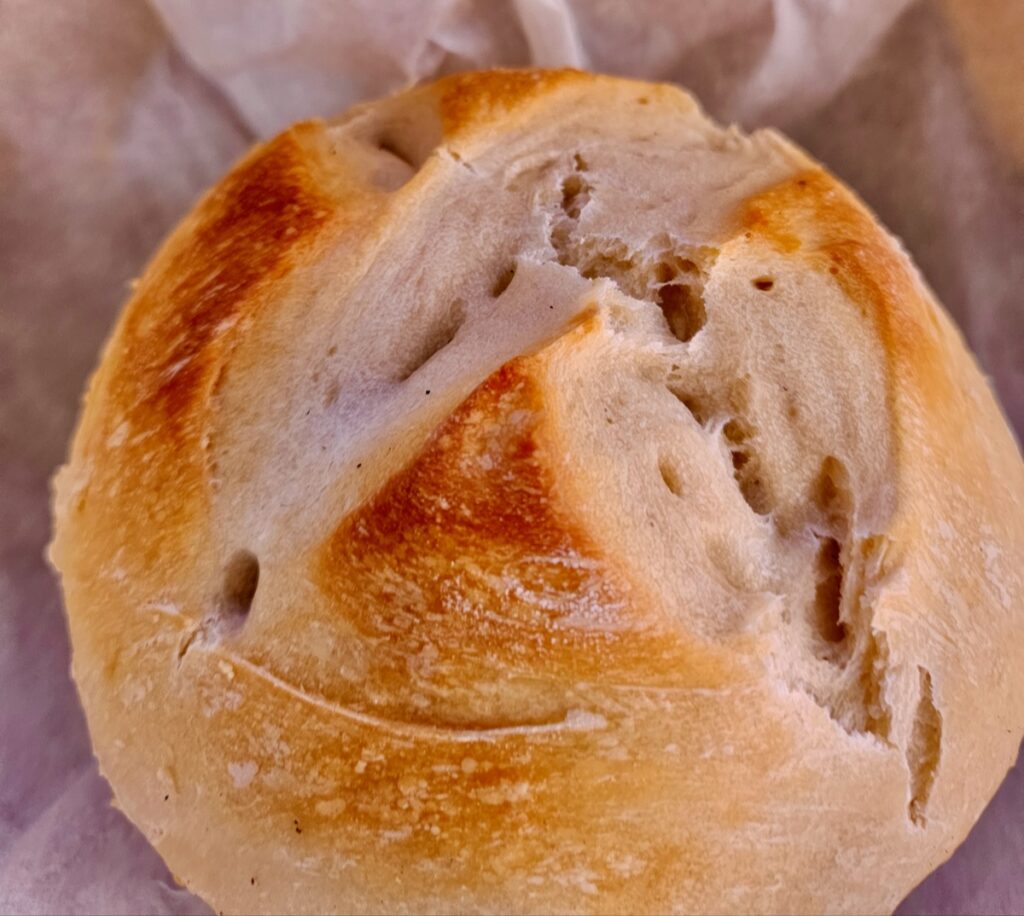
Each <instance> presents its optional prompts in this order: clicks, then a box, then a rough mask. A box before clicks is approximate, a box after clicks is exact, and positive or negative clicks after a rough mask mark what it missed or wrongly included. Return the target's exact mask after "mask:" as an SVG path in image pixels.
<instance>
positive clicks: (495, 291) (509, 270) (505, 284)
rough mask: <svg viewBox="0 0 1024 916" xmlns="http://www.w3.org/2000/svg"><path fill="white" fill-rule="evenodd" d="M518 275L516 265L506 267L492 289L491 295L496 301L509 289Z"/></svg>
mask: <svg viewBox="0 0 1024 916" xmlns="http://www.w3.org/2000/svg"><path fill="white" fill-rule="evenodd" d="M515 275H516V265H515V264H513V265H512V266H511V267H506V268H505V270H503V271H502V272H501V273H500V274H499V275H498V279H497V280H495V281H494V286H492V287H491V295H492V296H494V298H495V299H497V298H498V296H500V295H501V294H502V293H503V292H505V290H507V289H508V288H509V285H510V284H511V283H512V280H513V279H514V277H515Z"/></svg>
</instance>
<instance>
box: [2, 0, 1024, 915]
mask: <svg viewBox="0 0 1024 916" xmlns="http://www.w3.org/2000/svg"><path fill="white" fill-rule="evenodd" d="M1022 29H1024V0H944V2H939V0H917V2H913V0H828V2H825V0H731V2H729V3H728V4H725V3H722V4H709V3H706V2H705V0H631V2H626V0H587V2H584V0H507V2H506V0H415V2H414V0H349V2H344V0H250V2H244V3H243V2H240V0H150V2H148V3H147V2H142V0H137V2H129V0H76V2H68V0H48V2H45V3H44V2H41V0H38V2H37V0H0V912H5V913H14V912H40V913H52V912H74V913H87V912H113V913H139V912H159V913H207V912H209V911H208V909H207V908H206V907H205V905H204V904H203V903H202V902H201V901H199V900H197V899H196V898H194V897H192V896H191V895H190V894H188V893H187V892H185V891H183V890H180V889H178V888H177V887H176V886H175V885H174V883H173V881H172V880H171V878H170V877H169V875H168V874H167V872H166V870H165V869H164V867H163V865H162V863H161V862H160V860H159V858H158V857H157V855H156V854H155V853H154V852H153V851H152V850H151V849H150V847H149V846H148V845H147V844H146V842H145V841H144V840H143V839H142V837H141V836H140V835H139V834H138V833H137V831H135V829H134V828H133V827H132V826H131V825H130V824H129V823H128V822H127V821H126V820H125V819H124V818H123V817H122V816H121V815H120V814H119V813H118V812H116V811H115V810H114V809H113V808H112V807H111V806H110V804H109V798H110V795H109V790H108V789H107V787H106V785H105V784H104V782H103V781H102V779H101V778H100V777H99V775H98V773H97V770H96V766H95V763H94V761H93V758H92V754H91V752H90V748H89V740H88V735H87V733H86V728H85V723H84V720H83V717H82V714H81V710H80V708H79V706H78V701H77V698H76V695H75V692H74V687H73V685H72V683H71V680H70V678H69V675H68V653H69V649H68V641H67V635H66V631H65V627H64V621H63V616H62V611H61V601H60V595H59V592H58V588H57V584H56V582H55V580H54V577H53V575H52V573H51V571H50V570H49V568H48V567H47V566H46V564H45V561H44V557H43V551H44V546H45V544H46V542H47V540H48V537H49V514H48V495H49V494H48V487H47V481H48V479H49V477H50V475H51V473H52V471H53V470H54V468H55V466H56V465H57V464H58V463H59V462H60V461H61V460H62V458H63V455H64V450H65V447H66V443H67V440H68V436H69V434H70V431H71V428H72V424H73V422H74V418H75V414H76V411H77V407H78V399H79V396H80V393H81V391H82V389H83V385H84V382H85V379H86V376H87V374H88V372H89V371H90V369H91V368H92V366H93V365H94V364H95V361H96V359H97V354H98V351H99V347H100V345H101V343H102V341H103V339H104V337H105V335H106V334H107V332H108V330H109V328H110V326H111V322H112V321H113V319H114V316H115V314H116V313H117V310H118V308H119V306H120V304H121V302H122V301H123V300H124V298H125V296H126V293H127V284H128V282H129V281H130V279H131V278H132V277H134V276H136V275H137V274H138V273H139V271H140V270H141V268H142V265H143V264H144V263H145V260H146V258H147V257H148V255H149V254H150V253H151V252H152V251H153V250H154V248H155V246H156V245H157V244H158V242H159V241H160V239H161V237H162V236H163V235H164V234H165V233H166V232H167V231H168V229H169V228H170V227H171V226H172V225H173V224H174V223H175V222H176V221H177V220H178V219H179V218H180V217H181V216H182V214H183V213H184V212H185V211H186V210H187V208H188V207H189V205H190V204H191V203H192V201H194V200H195V198H196V196H197V195H198V194H199V193H200V191H202V190H203V189H204V188H205V187H206V186H207V185H209V184H210V183H212V182H213V181H214V180H216V179H217V177H218V176H219V175H220V174H221V173H222V172H223V171H224V170H225V168H226V167H227V166H228V164H229V163H230V162H231V161H232V160H233V159H234V158H235V157H236V156H238V155H239V154H240V153H241V152H242V151H243V150H244V149H245V148H246V147H247V146H248V145H249V144H250V143H251V142H252V141H253V140H254V139H256V138H258V137H262V136H266V135H267V134H269V133H272V132H273V131H275V130H277V129H279V128H281V127H283V126H284V125H286V124H287V123H289V122H291V121H293V120H295V119H297V118H301V117H306V116H312V115H318V114H323V115H330V114H333V113H337V112H339V111H341V110H343V109H344V108H345V107H346V106H347V105H349V104H351V103H352V102H354V101H357V100H360V99H363V98H368V97H373V96H375V95H379V94H382V93H384V92H387V91H391V90H394V89H397V88H399V87H401V86H403V85H406V84H407V83H409V82H412V81H415V80H417V79H421V78H426V77H429V76H432V75H434V74H436V73H440V72H449V71H451V70H456V69H464V68H467V67H475V66H486V65H494V64H504V65H517V64H526V63H536V64H541V65H561V64H576V65H580V66H589V67H591V68H592V69H595V70H604V71H609V72H614V73H625V74H631V75H637V76H646V77H649V78H654V79H665V80H673V81H676V82H679V83H681V84H682V85H684V86H687V87H688V88H690V89H691V90H693V91H694V92H695V93H697V95H698V96H700V97H701V99H702V100H703V103H704V105H705V106H706V108H707V109H708V110H709V112H710V113H711V114H712V115H714V116H715V117H717V118H719V119H721V120H725V121H738V122H739V123H740V124H742V125H743V126H744V127H747V128H752V127H756V126H760V125H763V124H773V125H776V126H778V127H780V128H782V129H783V130H784V131H786V132H787V133H789V134H790V135H791V136H793V137H794V138H795V139H796V140H797V141H798V142H800V143H802V144H803V145H804V146H806V147H807V148H808V149H809V150H810V151H811V153H812V154H814V155H815V156H817V157H818V158H820V159H822V160H823V161H824V162H825V163H826V164H828V165H829V166H830V167H831V168H832V169H833V170H834V171H835V172H837V173H838V174H839V175H840V176H841V177H842V178H844V179H845V180H846V181H848V182H849V183H850V184H851V185H852V186H853V187H854V188H855V189H857V190H858V191H859V192H860V193H861V195H862V196H863V197H864V198H865V199H866V200H867V201H868V203H869V204H870V205H871V206H872V207H873V208H874V209H875V210H876V212H877V213H878V214H879V216H880V217H881V219H882V220H883V222H885V223H886V224H887V225H888V226H889V227H890V228H891V229H892V230H893V231H895V232H896V233H897V234H898V235H900V236H901V237H902V238H903V239H904V241H905V244H906V246H907V248H908V249H909V250H910V251H911V253H912V254H913V255H914V257H915V258H916V260H917V262H918V264H919V265H920V267H921V269H922V271H923V272H924V274H925V276H926V277H927V278H928V280H929V282H930V283H931V284H932V285H933V287H934V288H935V289H936V291H937V292H938V294H939V297H940V298H941V299H942V301H943V302H944V303H945V304H946V306H947V307H948V308H949V310H950V311H951V312H952V314H953V315H954V317H955V318H956V320H957V321H958V322H959V323H960V326H961V327H962V328H963V330H964V333H965V335H966V336H967V338H968V340H969V341H970V343H971V345H972V347H973V348H974V350H975V352H976V353H977V354H978V356H979V359H980V361H981V363H982V364H983V366H984V367H985V369H986V371H987V372H988V373H989V374H990V375H991V376H992V378H993V380H994V384H995V387H996V388H997V390H998V392H999V394H1000V397H1001V399H1002V402H1003V404H1004V406H1005V409H1006V412H1007V414H1008V416H1009V417H1010V418H1011V421H1012V422H1013V423H1014V424H1015V425H1016V429H1017V430H1018V432H1019V431H1020V430H1022V429H1024V302H1022V296H1024V57H1022V55H1021V54H1020V51H1019V47H1018V46H1017V44H1016V42H1017V36H1018V35H1019V34H1021V31H1022ZM1021 699H1022V702H1024V697H1022V698H1021ZM900 912H902V913H907V914H910V913H978V914H981V913H1021V912H1024V771H1022V769H1021V766H1020V765H1018V766H1017V768H1016V769H1014V770H1013V771H1011V773H1010V775H1009V777H1008V778H1007V781H1006V782H1005V783H1004V785H1003V787H1002V789H1001V790H1000V791H999V793H998V795H997V796H996V797H995V799H994V800H993V802H992V804H991V805H990V806H989V808H988V810H987V811H986V812H985V814H984V815H983V817H982V818H981V820H980V821H979V823H978V825H977V827H976V828H975V830H974V832H973V833H972V834H971V836H970V837H969V838H968V840H967V842H966V843H965V844H964V845H963V846H962V847H961V848H960V850H959V851H958V852H957V853H956V854H955V855H954V857H953V858H952V859H951V860H950V862H948V863H947V864H946V865H944V866H943V867H942V868H940V869H939V870H938V871H937V872H936V873H935V874H934V875H932V876H931V877H930V878H929V879H928V880H927V881H925V883H924V884H923V885H922V886H921V887H920V888H918V889H917V890H916V891H915V892H914V893H913V894H911V896H910V897H909V898H908V899H907V901H906V902H905V903H904V904H903V905H902V907H901V910H900Z"/></svg>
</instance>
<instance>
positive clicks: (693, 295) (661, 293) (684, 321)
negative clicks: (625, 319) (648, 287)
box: [655, 283, 708, 343]
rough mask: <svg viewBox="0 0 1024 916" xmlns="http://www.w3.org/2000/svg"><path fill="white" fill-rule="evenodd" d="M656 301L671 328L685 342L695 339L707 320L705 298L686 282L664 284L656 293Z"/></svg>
mask: <svg viewBox="0 0 1024 916" xmlns="http://www.w3.org/2000/svg"><path fill="white" fill-rule="evenodd" d="M655 302H657V304H658V307H659V308H660V309H661V312H662V314H663V315H664V316H665V321H666V322H667V324H668V327H669V330H670V331H671V332H672V333H673V334H674V335H675V336H676V337H677V338H678V339H679V340H681V341H682V342H683V343H686V342H687V341H690V340H693V338H694V336H695V335H696V334H697V332H698V331H699V330H700V329H701V328H703V327H704V324H705V322H706V321H707V317H708V316H707V311H706V310H705V308H704V300H703V299H702V298H701V296H700V294H699V293H697V291H696V290H694V289H693V288H692V287H691V286H689V285H688V284H686V283H671V284H668V285H666V286H662V287H661V288H660V289H659V290H658V291H657V293H656V294H655Z"/></svg>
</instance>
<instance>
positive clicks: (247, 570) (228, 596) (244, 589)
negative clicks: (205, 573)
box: [220, 550, 260, 630]
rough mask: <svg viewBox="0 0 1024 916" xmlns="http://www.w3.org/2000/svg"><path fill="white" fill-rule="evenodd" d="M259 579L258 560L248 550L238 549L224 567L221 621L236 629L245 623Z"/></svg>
mask: <svg viewBox="0 0 1024 916" xmlns="http://www.w3.org/2000/svg"><path fill="white" fill-rule="evenodd" d="M259 581H260V561H259V560H258V559H256V555H255V554H254V553H252V552H251V551H248V550H239V551H237V552H236V553H235V554H234V555H232V557H231V559H230V560H228V564H227V566H226V567H225V568H224V585H223V588H222V590H221V597H220V618H221V621H222V623H224V624H226V625H227V626H228V627H230V628H231V629H235V630H237V629H238V628H240V627H241V626H242V624H244V623H245V620H246V618H247V617H248V616H249V611H250V610H252V601H253V598H255V597H256V586H257V585H259Z"/></svg>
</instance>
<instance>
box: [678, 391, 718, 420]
mask: <svg viewBox="0 0 1024 916" xmlns="http://www.w3.org/2000/svg"><path fill="white" fill-rule="evenodd" d="M669 391H671V392H672V394H674V395H675V396H676V398H677V399H678V400H679V403H680V404H682V405H683V407H685V408H686V409H687V410H688V411H690V413H691V414H692V416H693V419H694V420H696V421H697V422H698V423H699V424H700V425H701V426H705V425H707V422H708V420H709V419H710V418H711V410H710V408H709V407H708V405H707V404H705V403H704V400H703V398H701V397H699V396H698V395H695V394H689V393H687V392H685V391H676V390H675V389H672V388H670V389H669Z"/></svg>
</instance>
